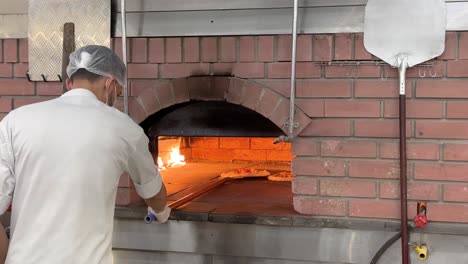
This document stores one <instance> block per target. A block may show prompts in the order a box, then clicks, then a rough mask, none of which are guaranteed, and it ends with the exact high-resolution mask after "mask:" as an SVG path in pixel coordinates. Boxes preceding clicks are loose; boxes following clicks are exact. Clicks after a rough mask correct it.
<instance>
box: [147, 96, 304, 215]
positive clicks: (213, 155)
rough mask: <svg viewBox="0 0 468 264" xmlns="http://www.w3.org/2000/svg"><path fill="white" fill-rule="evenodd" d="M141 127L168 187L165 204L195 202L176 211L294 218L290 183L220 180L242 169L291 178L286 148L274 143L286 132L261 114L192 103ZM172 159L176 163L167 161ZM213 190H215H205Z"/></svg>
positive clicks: (210, 103)
mask: <svg viewBox="0 0 468 264" xmlns="http://www.w3.org/2000/svg"><path fill="white" fill-rule="evenodd" d="M142 127H143V128H144V129H145V131H146V133H147V134H148V136H149V138H150V150H151V152H152V153H153V157H154V159H155V164H157V165H158V167H159V168H160V172H161V175H162V177H163V181H164V183H165V185H166V188H167V192H168V203H169V205H170V206H171V204H172V205H174V204H175V203H176V202H177V201H180V200H181V199H184V198H186V197H187V196H190V195H192V194H195V196H194V197H192V198H193V199H189V200H188V201H187V202H185V203H182V204H180V205H179V204H176V205H177V206H178V207H177V208H173V209H175V211H178V212H179V213H181V212H187V213H193V212H197V213H208V214H223V215H250V216H259V215H262V216H265V215H267V216H285V215H288V216H289V215H293V214H296V213H295V211H294V209H293V205H292V199H293V194H292V187H291V180H286V181H273V180H270V179H269V178H268V177H247V178H242V179H230V180H225V181H223V180H222V179H221V177H220V175H221V174H223V173H225V172H230V171H235V170H237V169H241V168H247V169H255V170H266V171H268V172H269V173H270V174H272V175H273V174H275V175H276V174H278V173H289V174H290V172H291V159H292V157H293V156H292V154H291V148H290V144H289V143H285V142H281V143H278V144H273V142H274V140H275V138H277V137H278V136H280V135H285V133H284V132H283V131H282V130H281V129H280V128H279V127H277V126H276V125H275V124H274V123H273V122H272V121H270V120H269V119H267V118H265V117H264V116H262V115H261V114H259V113H257V112H255V111H253V110H250V109H248V108H245V107H243V106H240V105H235V104H231V103H227V102H224V101H190V102H188V103H183V104H179V105H175V106H172V107H169V108H166V109H163V110H161V111H159V112H157V113H156V114H154V115H153V116H151V117H149V118H148V119H147V120H145V121H144V122H143V123H142ZM171 144H172V146H170V145H171ZM174 144H175V145H174ZM174 152H176V153H175V154H174ZM171 155H173V156H174V155H175V156H176V157H178V158H176V159H177V160H178V161H177V162H174V160H172V161H171V162H168V157H170V156H171ZM181 156H183V158H182V159H181V158H180V157H181ZM170 164H175V165H170ZM218 182H219V183H220V184H218ZM211 185H215V187H214V188H209V187H210V186H211ZM205 189H206V191H205V192H203V190H205ZM200 190H202V193H199V192H200Z"/></svg>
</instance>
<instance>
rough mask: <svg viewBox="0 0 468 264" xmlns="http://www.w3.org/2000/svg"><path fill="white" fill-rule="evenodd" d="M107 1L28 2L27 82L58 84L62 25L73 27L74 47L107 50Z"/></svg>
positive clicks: (55, 0) (58, 0) (45, 0)
mask: <svg viewBox="0 0 468 264" xmlns="http://www.w3.org/2000/svg"><path fill="white" fill-rule="evenodd" d="M110 2H111V1H109V0H30V1H29V31H28V38H29V41H28V42H29V74H30V77H31V80H33V81H42V80H43V78H42V76H41V75H44V76H45V78H46V80H47V81H57V80H59V78H58V75H61V73H62V48H63V43H62V41H63V25H64V24H65V23H67V22H72V23H74V24H75V47H76V48H79V47H82V46H84V45H89V44H96V45H103V46H107V47H110V23H111V21H110V20H111V19H110V16H111V5H110V4H111V3H110Z"/></svg>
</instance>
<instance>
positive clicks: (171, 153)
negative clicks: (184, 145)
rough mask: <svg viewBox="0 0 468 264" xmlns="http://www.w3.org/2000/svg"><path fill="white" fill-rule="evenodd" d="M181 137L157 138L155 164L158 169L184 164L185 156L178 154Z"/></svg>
mask: <svg viewBox="0 0 468 264" xmlns="http://www.w3.org/2000/svg"><path fill="white" fill-rule="evenodd" d="M181 142H182V138H162V139H160V140H159V155H158V160H157V165H158V168H159V169H160V170H165V169H167V168H170V167H177V166H184V165H185V164H186V162H185V156H184V155H181V154H180V148H181Z"/></svg>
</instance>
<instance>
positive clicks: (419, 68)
mask: <svg viewBox="0 0 468 264" xmlns="http://www.w3.org/2000/svg"><path fill="white" fill-rule="evenodd" d="M422 67H423V66H419V67H418V74H419V78H424V77H426V67H424V75H422V74H421V68H422Z"/></svg>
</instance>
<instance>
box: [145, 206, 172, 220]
mask: <svg viewBox="0 0 468 264" xmlns="http://www.w3.org/2000/svg"><path fill="white" fill-rule="evenodd" d="M151 214H152V215H153V216H154V218H153V217H152V216H151ZM170 215H171V208H169V207H168V206H166V207H165V208H164V209H163V210H162V211H160V212H155V211H154V210H153V208H151V207H148V217H147V219H145V221H146V222H147V223H151V222H156V223H158V224H162V223H165V222H167V220H168V219H169V216H170Z"/></svg>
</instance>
